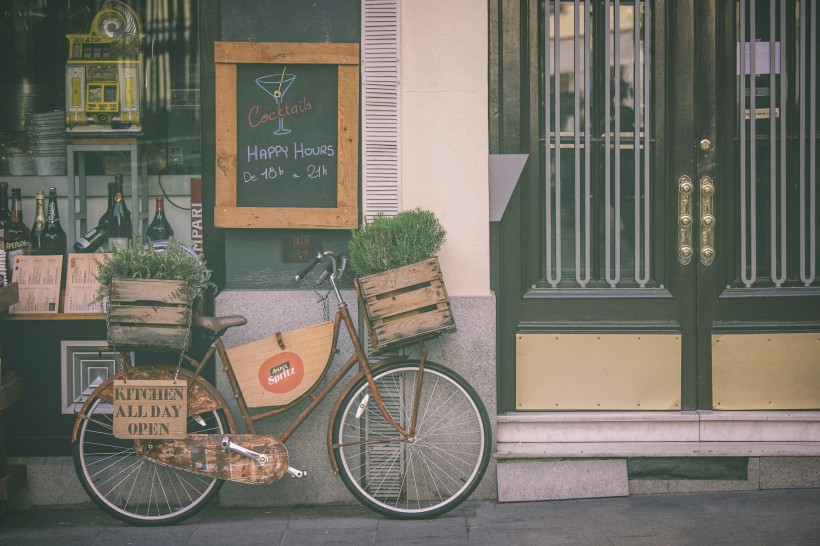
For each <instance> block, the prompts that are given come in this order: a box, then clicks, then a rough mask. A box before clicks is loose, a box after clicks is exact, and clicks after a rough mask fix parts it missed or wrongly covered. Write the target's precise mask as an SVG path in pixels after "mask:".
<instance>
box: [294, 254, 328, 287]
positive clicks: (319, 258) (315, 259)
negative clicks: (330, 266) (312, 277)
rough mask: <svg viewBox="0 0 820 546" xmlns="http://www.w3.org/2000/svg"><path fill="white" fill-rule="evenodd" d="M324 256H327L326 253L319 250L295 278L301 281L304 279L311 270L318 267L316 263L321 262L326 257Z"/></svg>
mask: <svg viewBox="0 0 820 546" xmlns="http://www.w3.org/2000/svg"><path fill="white" fill-rule="evenodd" d="M324 257H325V255H324V254H323V253H322V252H318V253H317V254H316V256H314V257H313V259H312V260H310V261H309V262H308V263H307V264H305V267H303V268H302V269H300V270H299V273H297V274H296V276H295V277H293V280H295V281H301V280H302V279H304V278H305V276H306V275H307V274H308V273H310V271H311V270H312V269H313V268H314V267H316V264H318V263H319V262H321V261H322V260H323V259H324Z"/></svg>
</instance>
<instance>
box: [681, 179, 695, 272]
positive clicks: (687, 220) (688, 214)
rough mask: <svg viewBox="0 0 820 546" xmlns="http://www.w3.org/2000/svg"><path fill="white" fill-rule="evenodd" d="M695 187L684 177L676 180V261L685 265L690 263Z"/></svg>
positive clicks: (690, 180) (692, 251) (692, 250)
mask: <svg viewBox="0 0 820 546" xmlns="http://www.w3.org/2000/svg"><path fill="white" fill-rule="evenodd" d="M694 189H695V186H694V185H693V184H692V179H691V178H689V177H688V176H686V175H683V176H681V177H680V178H678V228H679V231H678V261H679V262H680V264H681V265H687V264H688V263H689V262H691V261H692V254H693V253H694V249H693V248H692V224H693V220H692V190H694Z"/></svg>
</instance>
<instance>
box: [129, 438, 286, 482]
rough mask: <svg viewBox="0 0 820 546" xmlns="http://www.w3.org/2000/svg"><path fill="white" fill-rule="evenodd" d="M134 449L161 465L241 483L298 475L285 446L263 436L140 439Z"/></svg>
mask: <svg viewBox="0 0 820 546" xmlns="http://www.w3.org/2000/svg"><path fill="white" fill-rule="evenodd" d="M134 450H135V451H136V453H137V455H139V456H140V457H142V458H144V459H148V460H150V461H153V462H155V463H157V464H161V465H165V466H170V467H173V468H179V469H182V470H187V471H189V472H194V473H196V474H201V475H203V476H208V477H211V478H218V479H221V480H230V481H234V482H239V483H248V484H260V485H262V484H270V483H274V482H276V481H278V480H280V479H281V478H282V476H284V475H285V474H286V473H287V474H291V475H293V472H294V471H292V469H291V468H290V467H289V466H288V451H287V449H286V448H285V446H284V444H282V442H280V441H279V440H277V439H276V438H274V437H273V436H263V435H260V434H234V435H230V436H226V435H224V434H189V435H188V436H186V437H185V438H182V439H180V440H157V439H150V440H137V441H135V442H134ZM295 472H299V471H295Z"/></svg>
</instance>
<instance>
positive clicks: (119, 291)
mask: <svg viewBox="0 0 820 546" xmlns="http://www.w3.org/2000/svg"><path fill="white" fill-rule="evenodd" d="M190 313H191V309H190V306H189V305H188V283H187V282H185V281H166V280H159V279H113V280H112V281H111V299H110V301H109V305H108V343H109V344H111V345H112V346H114V347H116V348H117V349H118V350H119V349H125V348H128V349H143V350H157V351H181V350H184V349H185V347H184V345H185V344H186V341H187V340H188V338H189V336H188V328H189V327H190V322H191V317H190Z"/></svg>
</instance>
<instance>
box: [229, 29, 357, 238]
mask: <svg viewBox="0 0 820 546" xmlns="http://www.w3.org/2000/svg"><path fill="white" fill-rule="evenodd" d="M214 55H215V57H214V58H215V61H216V81H217V87H216V103H217V105H218V106H217V108H218V111H217V115H216V156H217V157H216V187H217V194H216V208H215V211H214V220H215V224H216V226H217V227H233V228H248V227H250V228H319V229H354V228H355V227H356V225H357V223H358V177H359V176H358V155H359V152H358V134H359V66H358V65H359V46H358V44H319V43H316V44H313V43H311V44H300V43H246V42H217V43H216V44H215V53H214Z"/></svg>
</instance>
